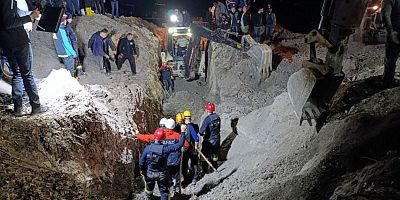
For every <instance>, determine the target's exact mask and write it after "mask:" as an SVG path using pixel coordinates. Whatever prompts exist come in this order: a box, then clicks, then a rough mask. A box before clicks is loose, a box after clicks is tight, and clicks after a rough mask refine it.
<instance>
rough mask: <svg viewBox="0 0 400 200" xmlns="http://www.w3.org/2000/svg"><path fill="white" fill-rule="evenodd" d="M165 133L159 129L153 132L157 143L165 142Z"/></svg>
mask: <svg viewBox="0 0 400 200" xmlns="http://www.w3.org/2000/svg"><path fill="white" fill-rule="evenodd" d="M165 137H166V135H165V132H164V130H163V129H161V128H159V129H157V130H156V131H155V132H154V138H156V139H157V141H159V142H161V141H163V140H165Z"/></svg>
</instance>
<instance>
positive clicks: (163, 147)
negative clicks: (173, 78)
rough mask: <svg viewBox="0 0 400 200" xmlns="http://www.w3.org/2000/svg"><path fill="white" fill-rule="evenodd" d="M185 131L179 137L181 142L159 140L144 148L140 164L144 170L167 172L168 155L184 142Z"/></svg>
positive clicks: (147, 171)
mask: <svg viewBox="0 0 400 200" xmlns="http://www.w3.org/2000/svg"><path fill="white" fill-rule="evenodd" d="M184 139H185V133H182V134H181V136H180V138H179V143H176V144H172V145H170V144H161V143H158V142H153V143H150V144H149V145H148V146H146V148H144V150H143V153H142V155H141V156H140V160H139V166H140V170H141V171H142V172H146V174H149V173H154V172H162V173H165V172H166V171H167V161H168V155H169V154H171V153H172V152H175V151H178V150H179V149H180V148H181V147H182V146H183V143H184Z"/></svg>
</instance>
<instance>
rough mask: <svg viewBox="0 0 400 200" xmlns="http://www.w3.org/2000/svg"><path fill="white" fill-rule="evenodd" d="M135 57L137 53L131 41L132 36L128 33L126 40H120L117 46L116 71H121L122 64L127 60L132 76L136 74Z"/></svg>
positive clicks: (133, 42)
mask: <svg viewBox="0 0 400 200" xmlns="http://www.w3.org/2000/svg"><path fill="white" fill-rule="evenodd" d="M135 55H137V52H136V45H135V41H134V40H133V34H132V33H128V35H127V36H126V38H123V39H121V41H120V42H119V45H118V61H117V67H118V69H121V67H122V65H123V64H124V62H125V61H126V60H128V61H129V65H130V66H131V70H132V74H133V75H135V74H136V63H135Z"/></svg>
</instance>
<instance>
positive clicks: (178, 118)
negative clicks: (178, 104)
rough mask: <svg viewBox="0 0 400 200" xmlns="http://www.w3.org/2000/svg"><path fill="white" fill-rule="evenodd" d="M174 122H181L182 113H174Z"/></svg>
mask: <svg viewBox="0 0 400 200" xmlns="http://www.w3.org/2000/svg"><path fill="white" fill-rule="evenodd" d="M175 119H176V120H175V121H176V123H178V124H181V123H182V122H183V114H182V113H178V114H176V118H175Z"/></svg>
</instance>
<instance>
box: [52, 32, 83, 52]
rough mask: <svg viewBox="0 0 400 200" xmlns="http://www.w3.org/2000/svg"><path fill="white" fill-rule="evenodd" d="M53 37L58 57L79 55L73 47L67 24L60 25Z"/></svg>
mask: <svg viewBox="0 0 400 200" xmlns="http://www.w3.org/2000/svg"><path fill="white" fill-rule="evenodd" d="M53 39H54V46H55V48H56V52H57V55H58V57H60V58H67V57H74V58H76V57H77V53H76V52H75V50H74V48H73V47H72V44H71V41H70V39H69V37H68V35H67V31H66V29H65V26H63V25H62V26H61V27H60V29H59V30H58V32H57V33H56V34H54V35H53Z"/></svg>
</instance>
